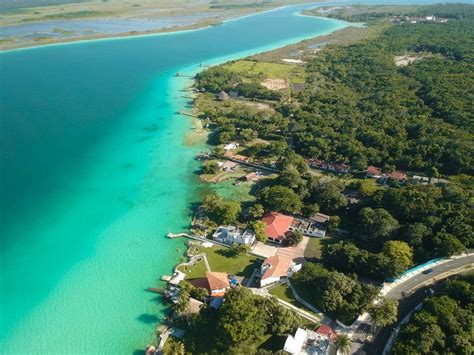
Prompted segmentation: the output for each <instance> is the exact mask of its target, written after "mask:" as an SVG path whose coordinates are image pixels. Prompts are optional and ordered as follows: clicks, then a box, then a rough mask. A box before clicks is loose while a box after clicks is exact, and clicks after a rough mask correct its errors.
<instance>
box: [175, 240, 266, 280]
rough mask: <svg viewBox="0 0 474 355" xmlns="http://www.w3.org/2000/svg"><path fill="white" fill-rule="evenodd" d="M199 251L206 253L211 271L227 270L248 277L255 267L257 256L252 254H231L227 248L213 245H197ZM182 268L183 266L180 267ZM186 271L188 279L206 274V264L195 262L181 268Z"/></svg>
mask: <svg viewBox="0 0 474 355" xmlns="http://www.w3.org/2000/svg"><path fill="white" fill-rule="evenodd" d="M199 253H206V255H207V259H208V261H209V266H210V267H211V270H212V271H218V272H227V273H229V274H234V275H237V276H244V277H250V276H252V273H253V270H254V269H255V267H256V266H255V261H256V260H257V258H256V257H255V256H252V255H237V256H236V255H233V254H232V252H231V250H230V249H229V248H225V247H221V246H217V245H214V246H213V247H212V248H203V247H199V251H198V252H196V254H199ZM182 269H183V268H182ZM181 271H183V272H185V273H186V275H187V278H188V279H195V278H200V277H205V276H206V266H205V264H204V262H203V261H201V262H199V263H196V264H195V266H194V267H190V268H189V267H188V272H186V270H181Z"/></svg>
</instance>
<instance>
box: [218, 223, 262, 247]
mask: <svg viewBox="0 0 474 355" xmlns="http://www.w3.org/2000/svg"><path fill="white" fill-rule="evenodd" d="M212 238H213V239H214V240H217V241H219V242H221V243H224V244H227V245H232V244H234V243H236V244H237V245H240V244H246V245H252V244H253V243H255V233H253V232H252V231H250V230H249V229H245V230H244V231H242V230H241V229H239V228H237V227H235V226H220V227H219V228H217V230H216V232H215V233H214V234H213V235H212Z"/></svg>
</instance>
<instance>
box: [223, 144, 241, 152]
mask: <svg viewBox="0 0 474 355" xmlns="http://www.w3.org/2000/svg"><path fill="white" fill-rule="evenodd" d="M238 146H239V143H236V142H231V143H229V144H227V145H225V146H224V150H225V151H229V150H234V149H236V148H237V147H238Z"/></svg>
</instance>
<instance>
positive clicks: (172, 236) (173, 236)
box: [166, 232, 191, 239]
mask: <svg viewBox="0 0 474 355" xmlns="http://www.w3.org/2000/svg"><path fill="white" fill-rule="evenodd" d="M166 237H168V238H170V239H173V238H181V237H186V238H191V236H190V235H189V234H187V233H177V234H175V233H171V232H170V233H168V234H167V235H166Z"/></svg>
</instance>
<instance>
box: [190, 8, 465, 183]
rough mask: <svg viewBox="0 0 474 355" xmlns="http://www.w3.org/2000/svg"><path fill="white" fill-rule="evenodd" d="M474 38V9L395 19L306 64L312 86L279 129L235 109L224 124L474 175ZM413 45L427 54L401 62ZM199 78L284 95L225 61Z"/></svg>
mask: <svg viewBox="0 0 474 355" xmlns="http://www.w3.org/2000/svg"><path fill="white" fill-rule="evenodd" d="M453 16H454V15H453ZM473 42H474V18H473V17H469V18H467V19H462V20H452V21H449V22H448V23H445V24H440V23H419V24H403V25H396V26H391V27H390V28H389V29H387V30H386V31H385V32H384V33H383V34H382V35H381V36H379V37H378V38H376V39H372V40H367V41H364V42H361V43H358V44H355V45H351V46H346V47H335V48H330V49H326V50H324V51H322V54H321V55H319V56H318V57H317V58H315V59H314V60H313V61H311V62H310V63H309V64H308V66H307V68H306V70H307V73H306V74H307V83H306V85H305V89H304V90H303V91H302V92H300V93H298V94H295V99H296V100H291V101H288V100H287V101H285V102H283V103H281V104H280V105H278V111H279V113H280V114H281V116H279V115H277V118H275V119H276V122H277V123H279V124H280V126H279V127H278V128H277V129H275V127H274V126H270V127H269V123H275V121H274V122H268V121H267V120H265V118H263V119H259V120H249V119H248V117H245V112H229V114H228V115H226V119H223V118H222V116H221V117H219V118H220V121H219V122H218V123H220V131H221V132H222V131H225V132H228V133H229V134H225V138H226V139H228V138H230V139H236V138H238V137H237V132H238V131H239V130H241V129H252V130H253V131H254V132H256V134H257V135H258V136H260V137H262V138H273V139H274V138H275V137H272V134H273V133H275V131H277V130H278V131H280V132H283V133H285V134H287V135H291V136H292V137H293V141H294V149H295V150H296V152H298V153H300V154H301V155H303V156H305V157H308V158H317V159H324V160H330V161H334V162H344V163H349V164H351V166H352V167H353V168H355V169H364V168H365V167H366V166H367V165H377V166H382V167H386V168H387V169H388V170H390V169H393V168H394V167H396V168H399V169H407V170H411V171H421V172H423V171H424V172H428V171H430V170H431V169H433V168H436V169H438V170H439V171H440V172H441V173H443V174H450V175H451V174H458V173H460V172H461V173H469V174H471V173H473V171H474V155H473V154H472V152H473V151H474V143H473V142H474V135H473V134H474V131H473V129H474V106H473V103H474V89H473V88H474V62H473V60H474V49H473V46H472V43H473ZM406 54H410V55H413V56H415V57H417V58H418V60H416V61H415V62H414V63H412V64H410V65H408V66H398V67H397V66H396V65H395V60H394V59H395V56H400V55H406ZM198 82H199V85H200V86H201V87H204V88H206V89H207V90H208V91H210V92H218V91H220V90H236V91H238V92H239V93H240V94H241V95H242V96H246V97H250V98H254V99H268V100H276V99H277V97H276V96H277V94H275V92H272V91H270V90H268V89H266V88H264V87H262V86H260V87H259V84H258V83H244V82H243V80H242V78H241V77H240V76H239V75H238V74H236V73H235V72H230V71H227V70H226V69H225V67H216V68H212V69H210V70H207V71H205V72H203V73H201V74H200V75H199V76H198ZM272 118H273V117H272ZM286 122H288V125H287V124H286ZM222 123H224V124H222ZM272 128H273V129H274V131H273V132H272V131H270V130H271V129H272ZM280 136H281V134H280Z"/></svg>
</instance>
